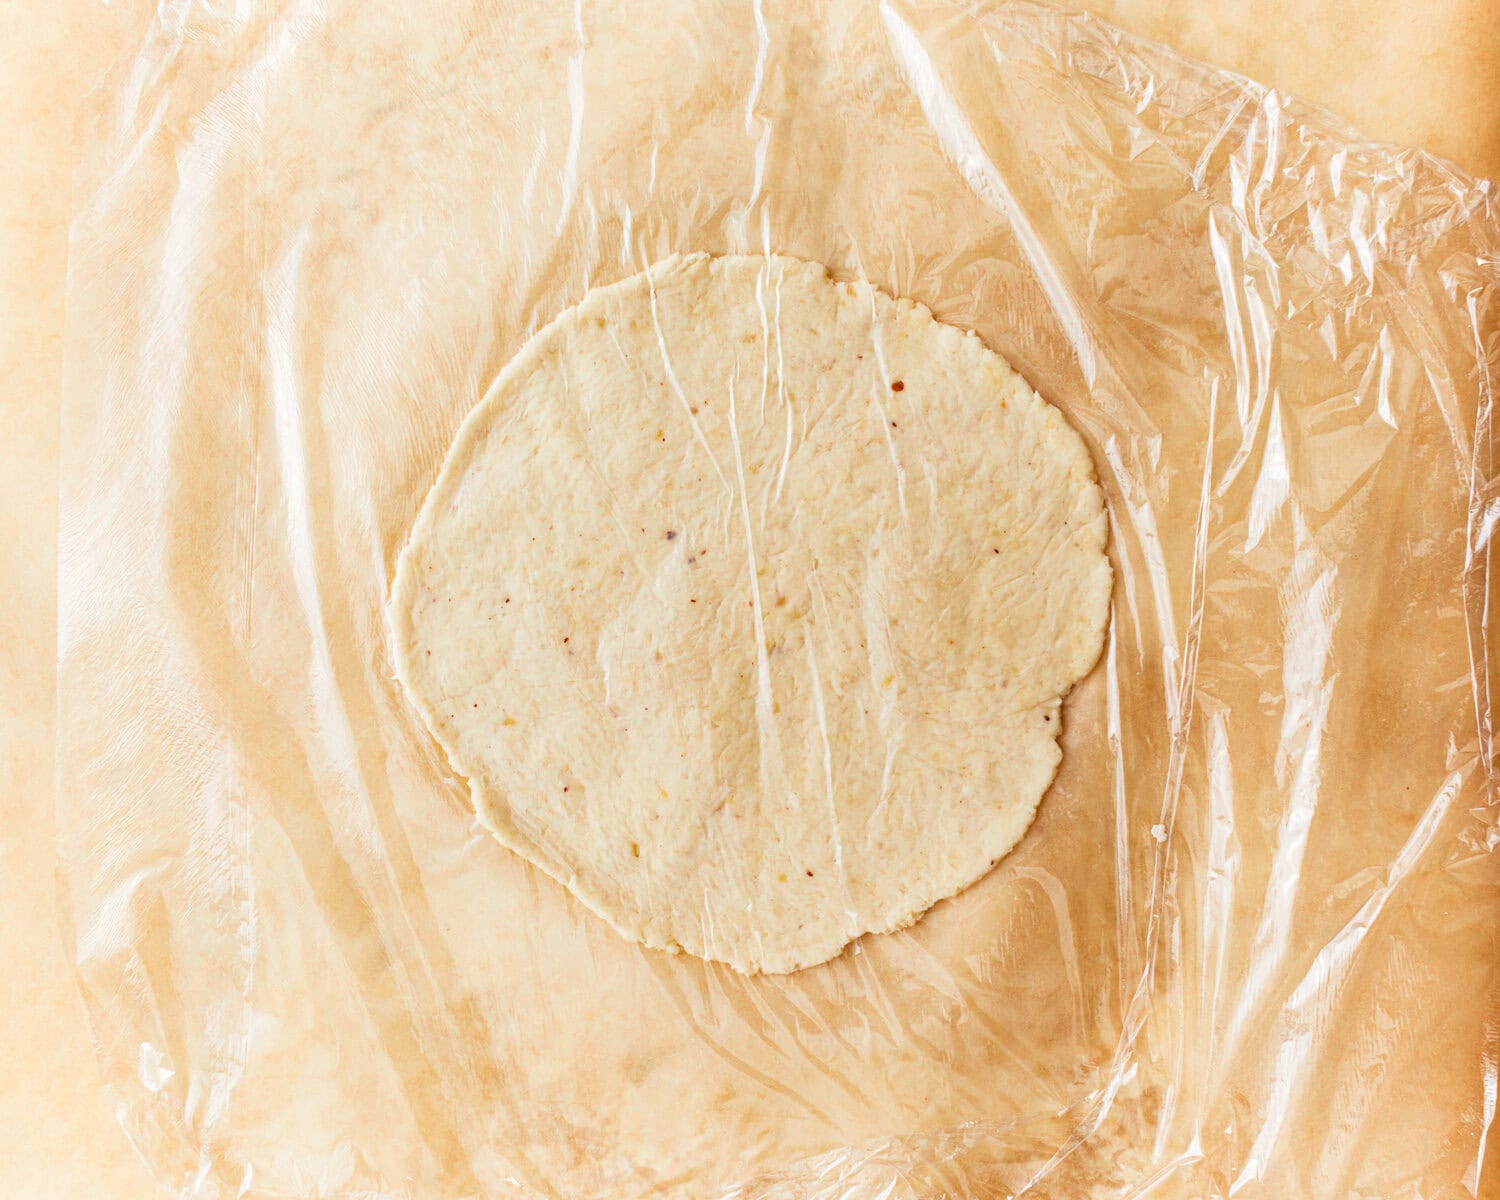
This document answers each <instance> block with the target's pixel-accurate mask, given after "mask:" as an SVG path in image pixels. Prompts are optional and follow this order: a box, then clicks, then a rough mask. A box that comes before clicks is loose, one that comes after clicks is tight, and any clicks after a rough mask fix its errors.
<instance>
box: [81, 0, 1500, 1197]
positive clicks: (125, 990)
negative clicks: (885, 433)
mask: <svg viewBox="0 0 1500 1200" xmlns="http://www.w3.org/2000/svg"><path fill="white" fill-rule="evenodd" d="M90 134H91V137H92V139H93V150H92V152H91V153H90V155H89V156H88V158H87V161H86V165H85V168H84V171H83V174H82V177H81V178H80V180H79V183H78V186H77V188H76V189H75V194H76V196H77V198H78V209H77V213H76V217H75V223H74V228H73V239H72V258H71V266H70V280H69V288H68V306H69V308H68V331H67V344H66V383H65V393H66V394H65V403H64V418H63V419H64V430H63V439H64V461H63V471H62V508H61V533H60V606H61V614H60V634H59V671H60V682H59V700H58V703H59V742H60V744H59V762H60V763H61V769H60V811H59V837H60V854H61V860H62V878H63V892H64V896H65V900H66V906H67V909H68V915H69V920H70V922H71V929H72V934H73V938H74V946H75V951H76V960H77V965H78V971H79V977H80V981H81V984H82V988H83V991H84V995H85V998H86V1000H87V1003H88V1008H89V1011H90V1014H91V1018H92V1022H93V1027H94V1030H95V1033H96V1036H97V1039H98V1042H99V1049H100V1053H101V1056H102V1060H103V1063H104V1067H105V1070H106V1073H107V1076H108V1079H109V1082H110V1084H111V1086H112V1087H113V1088H114V1089H115V1091H116V1095H117V1099H118V1111H119V1115H120V1119H121V1121H122V1123H123V1124H124V1126H125V1128H126V1130H127V1131H128V1133H129V1135H130V1136H131V1138H132V1139H133V1140H134V1142H135V1143H136V1145H137V1146H138V1147H139V1148H140V1150H141V1151H142V1153H143V1154H144V1155H145V1157H146V1158H147V1159H148V1161H149V1162H150V1163H151V1164H152V1166H153V1168H154V1170H155V1171H156V1172H157V1173H158V1175H159V1177H160V1179H161V1180H162V1181H163V1182H164V1184H165V1185H166V1186H167V1187H168V1188H170V1189H172V1190H173V1191H175V1192H176V1193H177V1194H180V1195H183V1196H191V1197H205V1198H206V1197H229V1196H243V1197H254V1198H265V1200H269V1198H271V1197H304V1196H305V1197H313V1196H317V1197H334V1196H339V1197H353V1196H361V1197H369V1196H381V1197H387V1196H389V1197H397V1196H412V1197H422V1198H424V1200H428V1198H432V1200H438V1198H453V1200H457V1198H458V1197H480V1196H484V1197H504V1196H515V1197H553V1196H556V1197H577V1198H586V1197H610V1198H616V1200H623V1198H626V1197H632V1196H642V1197H644V1196H681V1197H699V1196H714V1195H734V1196H739V1197H744V1198H746V1200H749V1198H750V1197H772V1196H775V1197H783V1196H784V1197H829V1198H833V1197H839V1198H843V1197H849V1198H854V1197H881V1198H885V1197H938V1196H980V1195H983V1196H1008V1195H1026V1196H1036V1197H1042V1196H1058V1197H1062V1196H1070V1197H1071V1196H1078V1195H1084V1194H1088V1195H1129V1196H1145V1195H1148V1194H1149V1195H1150V1196H1152V1197H1175V1196H1183V1197H1208V1196H1229V1195H1235V1196H1245V1197H1256V1196H1266V1197H1277V1198H1293V1197H1309V1198H1313V1197H1316V1198H1325V1197H1334V1196H1339V1197H1343V1196H1351V1197H1353V1196H1370V1197H1376V1196H1378V1197H1384V1198H1395V1197H1419V1196H1420V1197H1458V1196H1464V1195H1472V1194H1474V1193H1475V1192H1476V1190H1477V1188H1478V1177H1479V1166H1480V1161H1481V1158H1482V1155H1483V1152H1484V1139H1485V1134H1486V1131H1487V1130H1488V1129H1489V1128H1490V1126H1491V1125H1492V1123H1493V1121H1494V1117H1495V1108H1496V1080H1497V1055H1500V1042H1497V1039H1496V1016H1495V1014H1496V1012H1497V1011H1500V1008H1497V1006H1500V980H1497V964H1500V946H1497V930H1500V860H1497V856H1496V853H1495V847H1496V845H1497V843H1500V809H1497V799H1496V789H1495V759H1494V752H1493V745H1492V741H1491V737H1492V726H1491V720H1492V708H1491V688H1492V686H1493V684H1494V682H1495V672H1494V666H1493V661H1492V660H1493V658H1494V652H1493V646H1492V644H1491V642H1490V640H1489V639H1490V633H1489V626H1488V624H1487V616H1488V613H1489V611H1490V607H1489V606H1490V604H1491V603H1492V602H1493V599H1494V596H1495V587H1494V581H1493V576H1492V572H1491V565H1490V564H1491V558H1490V556H1491V552H1492V539H1493V535H1494V531H1495V528H1496V526H1497V524H1500V493H1497V486H1496V481H1495V474H1494V466H1493V454H1494V434H1493V428H1492V412H1493V405H1494V388H1495V378H1496V368H1497V362H1500V321H1497V316H1496V312H1497V301H1500V267H1497V253H1500V224H1497V219H1496V212H1495V205H1494V200H1493V198H1492V196H1491V192H1490V189H1489V188H1488V186H1487V185H1485V184H1482V183H1477V182H1475V181H1473V180H1470V179H1466V178H1464V177H1463V176H1461V175H1460V174H1458V173H1457V172H1456V171H1455V170H1453V169H1452V168H1450V167H1449V166H1447V165H1446V164H1444V163H1441V162H1438V161H1435V160H1433V159H1431V158H1429V157H1427V156H1425V155H1423V154H1420V153H1417V152H1413V151H1401V150H1396V149H1393V148H1390V147H1385V146H1378V145H1369V144H1363V143H1361V142H1359V141H1358V140H1357V139H1356V138H1355V137H1354V136H1353V135H1352V134H1351V133H1350V132H1349V131H1347V130H1346V129H1343V128H1342V127H1340V126H1339V125H1338V124H1337V122H1336V121H1334V120H1333V119H1332V118H1330V117H1328V116H1327V115H1326V114H1323V113H1320V112H1315V111H1311V110H1308V109H1306V108H1305V107H1303V106H1300V105H1298V104H1295V103H1293V102H1291V101H1288V100H1287V99H1286V98H1285V97H1283V96H1280V95H1278V94H1277V93H1275V92H1271V91H1268V90H1266V89H1264V88H1261V87H1259V86H1256V85H1254V84H1251V83H1248V82H1246V81H1244V80H1242V79H1239V78H1236V77H1232V76H1229V75H1226V74H1223V73H1221V72H1218V71H1216V70H1213V69H1210V68H1207V67H1203V66H1200V65H1197V64H1194V63H1191V62H1188V61H1185V60H1183V59H1181V58H1178V57H1175V56H1174V55H1172V54H1170V53H1169V52H1166V51H1164V50H1162V49H1160V48H1158V47H1155V46H1151V45H1146V44H1141V43H1137V42H1133V41H1131V40H1130V39H1128V38H1126V37H1124V36H1123V35H1121V34H1119V33H1118V32H1116V31H1114V30H1113V29H1111V28H1110V27H1108V26H1106V25H1104V24H1102V23H1100V22H1098V21H1095V20H1092V19H1090V18H1087V17H1080V16H1069V15H1062V14H1059V13H1057V12H1054V11H1053V10H1050V9H1047V8H1044V7H1039V6H1035V5H1031V4H1026V3H997V4H993V5H972V4H957V3H937V2H931V0H928V2H912V3H896V2H894V0H893V2H889V3H885V4H880V5H875V4H866V3H831V4H827V5H822V6H816V11H814V6H804V5H794V4H790V3H787V4H778V3H775V2H773V0H751V2H749V3H745V4H715V5H696V4H687V3H681V4H672V3H655V4H652V5H649V6H639V5H627V4H623V3H610V4H602V3H596V2H593V0H589V2H584V0H578V3H576V4H574V5H572V6H560V5H544V4H540V3H521V4H506V5H500V4H494V3H459V4H456V5H448V6H442V7H440V8H426V7H422V6H413V5H409V4H399V3H391V2H387V0H364V2H359V3H355V2H343V0H324V2H313V0H308V2H305V3H297V2H292V3H287V4H282V5H272V4H269V3H256V2H255V0H247V2H245V3H238V4H235V5H228V4H210V3H192V2H186V0H185V2H183V3H174V4H164V5H162V6H160V10H159V12H158V15H157V18H156V20H155V21H154V23H153V25H152V27H151V31H150V33H149V35H148V36H147V38H146V40H145V42H144V43H143V45H142V46H141V48H140V51H139V53H138V54H137V55H136V56H135V57H134V59H133V60H132V61H131V62H129V63H127V64H125V65H124V66H123V67H122V68H121V69H120V70H119V71H118V72H117V74H116V75H115V77H114V78H113V80H112V82H111V83H110V85H109V86H108V87H107V88H106V89H104V91H103V92H101V93H100V95H99V96H98V98H97V103H96V105H95V111H94V115H93V117H92V123H91V129H90ZM700 250H701V251H709V252H717V253H725V252H754V253H759V252H781V253H787V254H793V255H797V256H800V257H805V258H810V259H815V260H819V261H823V262H826V263H827V264H829V266H830V267H831V268H832V269H833V270H835V271H836V272H838V273H840V274H842V275H843V276H845V277H850V278H853V277H858V278H866V279H869V280H870V281H871V282H873V283H875V284H877V285H878V286H879V287H881V288H883V289H885V290H886V291H888V292H890V293H892V294H894V295H897V296H909V297H912V298H915V299H918V300H921V301H923V302H924V303H926V304H928V305H930V306H931V307H932V309H933V310H934V311H935V313H936V314H937V315H938V317H939V318H940V319H942V320H944V321H947V322H950V323H953V324H956V325H959V326H961V327H963V328H966V329H972V330H975V331H977V332H978V333H979V334H980V335H981V336H982V337H983V338H984V340H985V341H986V343H987V344H989V345H990V346H992V347H993V348H995V349H996V350H998V351H999V352H1001V353H1002V354H1004V355H1005V356H1006V357H1007V358H1009V359H1010V360H1011V361H1012V362H1013V363H1014V364H1016V366H1017V367H1018V369H1020V370H1021V371H1022V373H1023V374H1024V375H1025V376H1026V378H1027V379H1028V380H1029V381H1030V382H1031V383H1032V384H1033V385H1034V386H1036V387H1037V388H1038V389H1039V390H1040V392H1041V393H1042V395H1043V396H1044V397H1046V398H1047V399H1048V400H1049V401H1051V402H1052V403H1054V404H1056V405H1058V406H1059V407H1060V408H1061V409H1062V410H1063V411H1064V413H1065V414H1066V415H1067V417H1068V419H1069V421H1070V422H1071V423H1072V424H1073V425H1074V427H1075V428H1077V429H1078V430H1079V432H1080V433H1081V434H1082V435H1083V437H1084V438H1085V440H1086V442H1087V443H1088V446H1089V448H1090V451H1091V453H1092V454H1093V457H1094V459H1095V461H1096V463H1097V465H1098V469H1099V474H1100V478H1101V482H1102V484H1103V487H1104V490H1105V493H1106V498H1107V504H1108V508H1109V514H1110V522H1111V524H1110V537H1111V541H1110V554H1111V558H1112V561H1113V565H1114V570H1115V575H1116V584H1115V591H1114V599H1113V608H1112V616H1111V624H1110V631H1109V639H1108V643H1107V646H1106V650H1105V654H1104V658H1103V661H1102V662H1101V663H1100V665H1099V667H1098V668H1097V669H1096V670H1095V671H1094V673H1093V674H1092V675H1091V676H1090V677H1089V678H1088V679H1087V680H1085V681H1084V682H1083V683H1082V684H1081V685H1080V686H1079V687H1078V688H1077V689H1075V690H1074V692H1073V693H1072V694H1071V696H1070V697H1069V699H1068V700H1067V702H1066V705H1065V707H1064V714H1063V716H1064V734H1063V748H1064V760H1063V765H1062V767H1061V770H1060V773H1059V775H1058V777H1057V780H1056V782H1055V783H1054V785H1053V787H1052V789H1051V791H1050V792H1049V793H1048V795H1047V797H1046V798H1045V799H1044V801H1043V803H1042V807H1041V810H1040V813H1039V815H1038V817H1037V820H1036V823H1035V824H1034V826H1033V827H1032V829H1031V831H1030V832H1029V833H1028V834H1027V836H1026V837H1025V839H1024V840H1023V841H1022V842H1021V844H1020V845H1019V847H1018V848H1017V849H1016V850H1015V851H1014V852H1013V853H1012V854H1011V855H1010V856H1008V857H1007V858H1005V859H1004V860H1003V861H1002V862H1001V864H1000V865H999V867H997V868H996V869H995V870H994V871H993V872H992V873H991V874H989V875H988V876H987V877H985V878H984V879H983V880H982V881H981V882H980V883H978V884H977V885H976V886H974V887H972V888H971V889H969V890H968V891H965V892H963V893H962V894H961V895H959V896H958V897H957V898H955V899H953V900H951V901H948V902H945V903H943V904H940V905H939V906H938V907H937V908H936V909H934V910H933V911H932V912H930V913H929V914H928V915H927V916H926V917H925V918H924V919H923V920H921V921H920V922H919V923H918V924H916V925H915V926H913V927H911V928H910V929H907V930H904V931H902V932H899V933H893V934H886V935H881V936H876V937H870V938H866V939H864V940H862V941H860V942H859V943H857V944H856V945H854V946H853V947H851V948H850V949H849V950H848V951H847V952H846V953H845V954H843V955H842V956H841V957H839V958H837V959H835V960H834V961H832V962H830V963H828V964H825V965H823V966H819V967H815V968H812V969H809V970H806V971H802V972H799V973H796V974H792V975H786V976H769V977H768V976H761V977H744V976H740V975H737V974H735V973H734V972H732V971H730V970H729V969H727V968H725V967H722V966H716V965H711V964H708V963H704V962H702V961H699V960H696V959H692V958H687V957H676V958H673V957H669V956H666V955H662V954H658V953H655V952H652V951H647V950H644V949H642V948H640V947H638V946H636V945H633V944H631V943H629V942H627V941H625V940H624V939H622V938H620V937H618V936H617V935H616V934H615V933H614V932H613V931H611V930H610V929H609V928H608V927H606V926H605V925H604V924H603V923H602V922H601V921H599V920H598V919H597V918H595V917H593V916H592V915H591V914H589V913H588V912H587V911H586V910H585V909H584V908H583V907H582V906H581V905H580V904H578V903H577V902H576V901H574V900H573V899H572V898H571V897H570V896H569V894H568V893H567V892H566V891H565V890H564V889H563V888H562V887H560V886H558V885H557V884H556V883H554V882H553V881H552V880H550V879H549V878H547V877H546V876H544V875H542V874H541V873H540V872H538V871H536V870H535V869H533V868H531V867H529V866H528V865H527V864H526V863H524V862H523V861H522V860H521V859H520V858H518V857H516V856H515V855H512V854H510V853H508V852H506V851H505V850H504V849H502V848H501V847H500V846H499V845H498V844H497V843H496V842H495V841H494V840H493V839H492V838H491V837H489V836H488V835H487V834H486V833H485V832H484V831H483V830H482V829H481V828H479V827H478V826H477V824H476V822H475V820H474V817H473V814H472V812H471V809H470V806H469V803H468V797H467V795H466V792H465V789H464V787H463V786H462V783H461V781H459V780H456V779H454V778H453V777H451V775H450V774H449V773H448V772H447V770H446V767H445V764H444V761H443V758H442V755H441V754H440V752H438V751H437V749H436V747H435V746H434V745H433V743H432V742H431V740H430V738H429V737H428V736H427V735H426V733H425V731H424V729H423V728H422V726H421V723H420V721H418V720H416V719H415V718H414V715H413V713H412V712H411V710H410V709H409V708H408V706H407V704H406V702H405V700H404V697H403V695H402V692H401V689H400V687H399V685H398V684H397V682H396V680H395V678H394V675H393V671H392V667H391V655H390V646H389V641H388V632H387V625H386V622H385V619H384V611H383V610H384V602H385V598H386V596H387V593H388V589H389V586H390V580H391V575H392V571H393V567H394V563H395V559H396V555H397V553H398V552H399V550H400V547H401V545H402V544H403V541H404V539H405V537H406V535H407V533H408V531H409V529H410V527H411V524H412V521H413V519H414V517H415V515H416V512H417V510H418V507H419V506H420V504H421V502H422V499H423V496H424V494H425V493H426V491H427V489H428V487H429V486H430V484H431V483H432V480H433V478H434V477H435V475H436V472H437V469H438V466H439V464H440V462H441V460H442V456H443V454H444V452H445V450H446V448H447V446H448V444H449V442H450V440H451V438H452V435H453V433H454V431H455V430H456V428H457V427H458V424H459V423H460V421H461V420H462V418H463V417H464V415H465V414H466V412H468V411H469V409H470V408H471V407H472V406H473V405H474V403H475V402H476V400H477V399H478V397H479V396H480V394H481V393H482V392H483V390H484V389H485V387H486V386H487V385H488V383H489V382H490V380H492V379H493V378H494V376H495V375H496V373H497V372H498V370H499V369H500V367H502V366H503V365H504V364H505V362H506V361H507V360H508V359H509V358H510V357H511V356H512V354H513V353H514V352H515V351H516V349H517V348H518V347H519V346H520V345H521V344H522V342H523V341H524V340H525V339H526V337H527V336H528V334H529V333H531V332H532V331H534V330H535V329H537V328H538V327H539V326H540V325H542V324H544V323H545V322H546V321H547V320H549V319H550V318H551V317H553V316H555V315H556V314H557V313H558V312H559V311H561V310H562V309H563V308H565V307H567V306H568V305H570V304H572V303H574V302H576V301H577V300H578V299H579V298H580V297H581V296H582V294H583V293H584V292H585V291H586V290H587V289H588V288H589V287H591V286H594V285H596V284H601V283H608V282H610V281H613V280H616V279H620V278H623V277H624V276H626V275H629V274H633V273H634V272H636V271H638V270H640V269H642V268H643V267H644V266H646V265H647V264H649V263H651V262H653V261H656V260H658V259H660V258H664V257H666V256H667V255H669V254H672V253H677V252H688V251H700Z"/></svg>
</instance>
